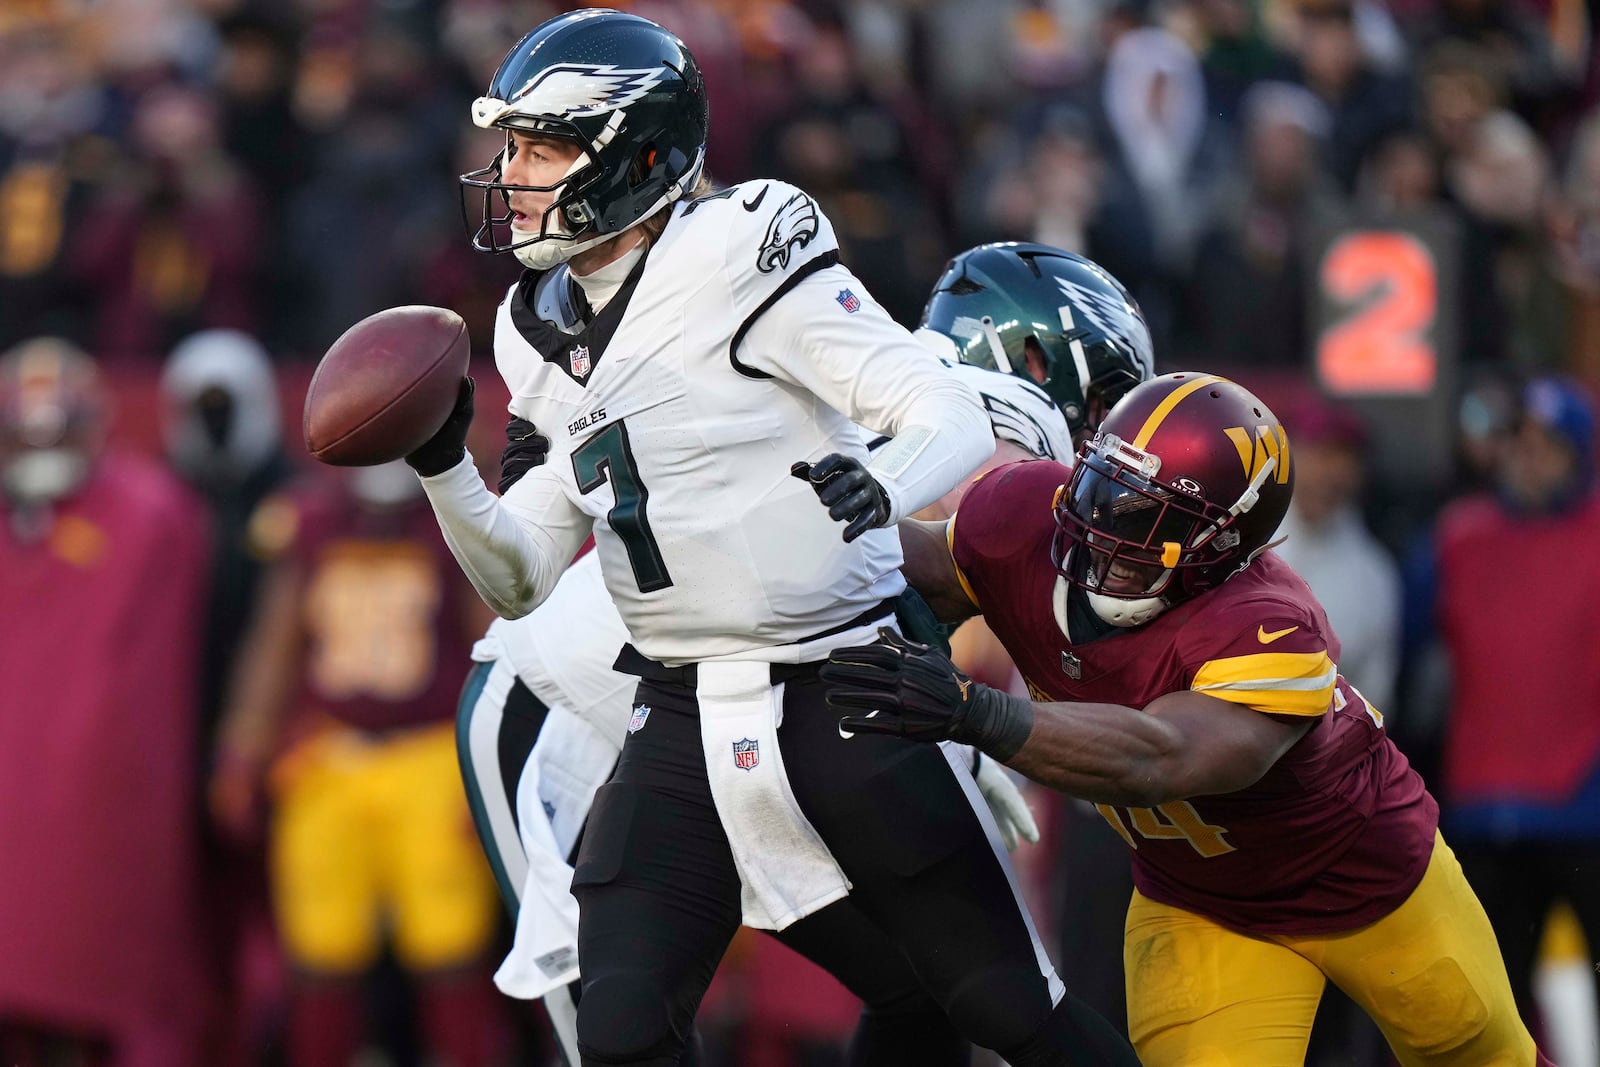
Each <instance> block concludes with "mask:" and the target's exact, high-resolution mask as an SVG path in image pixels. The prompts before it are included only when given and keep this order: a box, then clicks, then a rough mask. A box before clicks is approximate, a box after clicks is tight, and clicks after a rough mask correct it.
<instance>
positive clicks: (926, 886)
mask: <svg viewBox="0 0 1600 1067" xmlns="http://www.w3.org/2000/svg"><path fill="white" fill-rule="evenodd" d="M775 670H777V671H784V672H786V673H787V674H788V677H787V679H786V683H785V686H784V698H783V712H784V714H783V726H782V728H781V729H780V731H779V743H780V745H781V746H782V749H783V759H784V763H785V765H786V767H787V769H788V774H789V784H790V787H791V788H792V790H793V792H794V794H795V797H796V799H797V801H798V802H799V804H800V807H801V809H802V811H803V812H804V813H805V815H806V817H807V818H808V819H809V820H810V822H811V824H812V825H813V826H814V827H815V828H816V829H817V831H818V832H819V833H820V834H821V835H822V838H823V840H824V841H826V842H827V844H828V846H829V848H830V849H831V850H832V852H833V855H834V857H835V859H836V860H837V861H838V862H839V864H840V866H841V867H842V868H843V870H844V872H845V874H846V876H847V877H848V878H849V879H850V881H851V883H852V886H853V889H852V892H851V895H850V897H849V898H848V900H846V901H842V902H840V903H839V904H835V905H831V906H830V907H828V908H825V909H823V910H822V911H820V912H818V913H816V914H815V915H813V916H810V917H808V918H807V919H804V920H801V921H800V922H798V923H796V924H794V925H793V926H791V927H790V928H789V929H788V930H785V931H783V933H782V934H780V935H779V936H780V937H781V938H782V939H784V940H785V941H787V942H790V943H792V944H795V945H796V946H797V947H802V948H806V949H808V951H807V954H808V955H809V956H811V958H813V959H816V960H818V961H819V962H821V963H823V965H824V966H828V967H829V969H830V970H832V971H834V972H835V973H836V974H838V975H840V976H841V980H844V981H845V982H846V984H847V985H852V984H853V983H852V982H851V981H850V980H849V979H848V978H846V977H844V976H845V975H846V974H847V973H848V972H850V971H852V970H855V969H860V970H863V971H870V970H871V969H872V968H873V961H872V960H871V959H870V956H872V955H873V954H880V955H881V953H882V944H883V939H884V938H887V939H888V941H889V942H890V943H892V944H894V945H896V946H897V947H898V949H899V951H900V953H901V955H902V956H903V958H904V959H905V960H907V961H909V963H910V965H911V967H912V968H913V969H914V971H915V973H916V975H917V977H918V979H920V981H921V983H922V985H923V987H924V988H925V989H926V990H927V991H928V993H929V994H931V995H932V997H933V999H934V1000H935V1002H936V1003H937V1004H938V1006H939V1007H940V1008H941V1009H942V1010H943V1012H944V1013H945V1014H946V1015H947V1016H948V1018H949V1019H950V1021H951V1022H952V1024H953V1025H954V1027H955V1029H956V1030H958V1031H959V1032H960V1033H961V1034H963V1035H964V1036H965V1037H966V1038H968V1039H969V1040H971V1041H972V1042H973V1043H975V1044H978V1045H981V1046H983V1047H985V1048H990V1049H994V1050H996V1051H998V1052H1000V1053H1001V1054H1002V1055H1004V1056H1005V1057H1006V1059H1007V1060H1009V1061H1010V1062H1011V1063H1012V1064H1013V1065H1014V1067H1042V1065H1053V1064H1072V1065H1077V1064H1101V1063H1107V1064H1118V1065H1128V1067H1136V1065H1137V1062H1138V1061H1137V1060H1136V1059H1135V1058H1134V1056H1133V1052H1132V1050H1131V1049H1130V1048H1129V1047H1128V1046H1127V1044H1126V1043H1125V1042H1123V1041H1121V1040H1120V1039H1119V1038H1118V1037H1117V1036H1116V1035H1115V1033H1114V1032H1113V1031H1111V1030H1110V1029H1109V1027H1107V1026H1106V1025H1105V1023H1104V1021H1103V1020H1101V1019H1100V1018H1099V1017H1098V1016H1096V1015H1094V1014H1093V1013H1092V1012H1089V1011H1087V1010H1086V1009H1084V1008H1083V1007H1082V1006H1081V1005H1080V1004H1079V1003H1078V1002H1076V1001H1075V1000H1073V999H1072V998H1071V997H1064V996H1062V994H1061V988H1060V985H1059V983H1058V981H1057V980H1056V979H1055V976H1054V971H1053V969H1051V967H1050V965H1049V962H1048V959H1047V958H1046V956H1045V954H1044V951H1043V949H1042V948H1041V947H1040V945H1039V943H1038V939H1037V936H1036V935H1035V933H1034V930H1033V927H1032V923H1031V920H1030V919H1029V917H1028V915H1027V913H1026V911H1025V909H1024V907H1023V905H1022V903H1021V898H1020V896H1019V894H1018V892H1017V889H1016V886H1015V883H1014V881H1013V879H1012V877H1011V874H1010V869H1009V866H1008V865H1007V864H1006V863H1005V862H1004V860H1003V858H1002V857H1003V855H1004V850H1003V848H1002V846H1000V844H999V843H998V840H997V838H996V837H995V836H994V835H993V834H992V833H991V832H990V831H989V830H988V829H987V828H986V827H988V826H989V825H990V823H989V820H988V819H987V817H986V816H985V817H982V818H980V816H979V814H978V810H977V809H978V808H981V807H982V804H983V802H982V800H981V798H980V797H979V796H978V793H977V790H976V787H975V786H973V785H972V783H971V781H970V779H963V778H962V777H959V776H958V775H957V774H956V772H955V771H954V769H953V768H952V767H951V766H950V765H949V764H948V763H947V762H946V760H945V756H944V753H943V752H942V750H941V749H940V748H938V747H937V746H935V745H924V744H914V743H910V742H906V741H902V740H899V739H895V738H886V737H878V736H868V735H861V736H857V737H853V738H848V739H847V738H845V737H844V736H842V735H841V734H840V732H839V729H838V720H837V716H836V715H834V714H832V713H831V712H830V711H829V710H828V708H827V707H826V705H825V703H824V701H823V696H822V688H821V685H820V683H818V682H817V680H816V678H815V674H814V673H812V672H810V671H805V672H804V673H803V674H801V675H800V676H799V677H796V676H794V675H795V669H794V668H775ZM644 673H649V672H644ZM660 675H661V676H659V677H656V676H647V677H645V678H643V679H642V680H641V682H640V686H639V690H638V694H637V697H636V701H637V702H639V703H644V704H648V705H649V706H650V708H651V713H650V717H649V720H648V722H647V723H646V725H645V727H644V728H643V729H641V730H639V731H638V732H636V733H634V734H631V735H630V736H629V738H628V742H627V744H626V746H625V747H624V748H623V752H622V757H621V760H620V762H619V763H618V766H617V773H616V775H615V776H614V777H613V778H612V780H611V781H610V782H609V783H607V784H606V785H605V786H602V787H601V789H600V791H599V793H598V794H597V796H596V798H595V805H594V808H593V810H592V811H591V812H590V816H589V822H588V825H587V827H586V829H585V832H584V840H583V843H582V845H581V847H580V849H579V853H578V862H577V869H576V875H575V877H574V879H573V892H574V893H575V894H576V895H577V898H578V903H579V913H580V920H579V935H578V952H579V958H580V960H581V969H582V972H583V978H582V983H583V991H582V997H581V1000H580V1002H579V1007H578V1027H577V1029H578V1044H579V1048H580V1050H581V1052H582V1055H583V1063H584V1065H585V1067H601V1065H605V1067H610V1065H615V1064H648V1065H652V1067H654V1065H670V1064H676V1063H678V1061H679V1056H680V1054H681V1051H682V1048H683V1042H684V1038H685V1036H686V1035H687V1034H689V1032H690V1029H691V1026H692V1024H693V1019H694V1014H695V1011H696V1009H697V1008H698V1006H699V1003H700V998H701V996H702V995H703V994H704V992H705V989H706V987H707V985H708V984H709V983H710V981H711V977H712V974H713V973H714V972H715V970H716V967H717V963H718V961H719V960H720V959H721V957H722V953H723V950H724V949H725V948H726V947H727V944H728V942H729V940H730V939H731V938H732V936H733V933H734V931H735V929H737V927H738V925H739V922H740V882H739V877H738V874H737V872H736V870H735V867H734V863H733V857H732V853H731V852H730V850H729V847H728V842H727V838H726V837H725V835H724V833H723V829H722V824H721V822H720V821H719V819H718V817H717V812H716V808H715V807H714V805H713V803H712V800H711V793H710V788H709V786H708V785H707V782H706V769H705V757H704V753H703V749H702V746H701V740H700V730H699V721H698V707H697V704H696V700H695V693H694V687H693V681H692V672H691V673H690V674H689V676H687V677H686V676H685V671H684V670H682V669H679V670H676V671H673V670H668V669H665V668H663V669H661V671H660ZM730 758H731V753H730ZM846 906H849V908H850V909H853V910H854V912H856V913H858V916H864V917H865V919H866V921H867V922H868V923H869V924H870V925H871V926H873V927H876V928H877V930H878V931H880V932H881V934H882V937H877V938H871V939H867V938H862V937H855V938H852V935H851V930H852V928H853V927H852V924H853V923H858V922H859V921H860V919H859V917H858V916H855V915H852V914H851V912H850V911H849V910H847V907H846ZM886 1044H887V1043H886ZM857 1062H860V1063H874V1064H899V1063H907V1064H910V1063H921V1064H926V1063H937V1062H948V1061H940V1060H930V1059H928V1058H921V1059H919V1058H917V1054H916V1053H915V1052H909V1051H907V1050H903V1049H902V1050H900V1051H898V1052H896V1051H893V1050H889V1049H887V1048H885V1049H884V1050H883V1051H881V1052H878V1053H875V1054H874V1055H872V1056H869V1057H867V1058H861V1059H858V1060H857Z"/></svg>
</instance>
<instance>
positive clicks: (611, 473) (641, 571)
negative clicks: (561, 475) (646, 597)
mask: <svg viewBox="0 0 1600 1067" xmlns="http://www.w3.org/2000/svg"><path fill="white" fill-rule="evenodd" d="M572 476H573V477H574V478H575V479H577V482H578V492H580V493H592V492H594V491H595V490H596V489H598V488H600V487H601V486H602V485H605V484H606V482H610V483H611V492H612V494H613V495H614V496H615V497H616V501H617V502H616V503H615V504H613V505H612V507H611V510H610V511H608V512H607V513H606V521H607V522H609V523H610V524H611V528H612V529H613V530H615V531H616V532H617V536H618V537H620V538H622V546H623V547H624V548H626V549H627V550H628V562H629V563H630V564H632V565H633V580H634V581H635V582H637V583H638V585H639V592H641V593H650V592H654V591H655V590H657V589H665V588H666V587H667V586H669V585H671V584H672V575H670V574H668V573H667V561H666V560H664V559H662V558H661V549H660V547H659V546H658V545H657V544H656V539H655V537H654V536H653V535H652V534H651V533H650V518H649V516H648V514H647V507H648V504H649V502H650V491H649V490H648V489H646V488H645V484H644V482H643V480H641V479H640V477H639V467H638V464H636V463H635V462H634V459H633V449H632V448H631V447H630V446H629V444H628V430H627V425H626V423H625V422H614V423H612V424H611V425H610V426H607V427H606V428H605V429H604V430H601V431H600V432H599V433H597V434H595V435H594V436H593V437H591V438H589V439H588V440H587V441H585V442H584V443H583V444H582V445H580V446H579V447H578V449H577V451H575V452H573V453H572Z"/></svg>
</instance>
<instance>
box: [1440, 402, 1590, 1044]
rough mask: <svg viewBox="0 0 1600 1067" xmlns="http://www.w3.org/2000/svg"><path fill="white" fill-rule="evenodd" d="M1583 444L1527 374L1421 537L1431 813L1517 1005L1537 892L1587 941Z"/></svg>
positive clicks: (1531, 947) (1530, 959)
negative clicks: (1426, 565) (1428, 574)
mask: <svg viewBox="0 0 1600 1067" xmlns="http://www.w3.org/2000/svg"><path fill="white" fill-rule="evenodd" d="M1593 450H1594V411H1593V406H1592V402H1591V401H1590V399H1589V398H1588V396H1587V395H1586V394H1585V393H1584V392H1583V390H1582V388H1581V387H1580V386H1578V385H1577V384H1576V383H1574V382H1572V381H1569V380H1566V379H1562V378H1556V377H1545V378H1536V379H1534V380H1533V381H1531V382H1529V383H1528V384H1527V385H1526V386H1525V387H1524V388H1523V389H1522V392H1521V395H1520V403H1519V405H1518V410H1517V414H1516V417H1515V421H1514V423H1513V425H1512V427H1511V430H1510V433H1509V434H1508V436H1507V437H1506V439H1505V441H1504V442H1503V444H1502V446H1501V450H1500V453H1499V456H1498V461H1497V463H1496V466H1495V473H1496V477H1497V484H1496V485H1495V487H1494V489H1493V491H1491V492H1485V493H1480V494H1477V495H1475V496H1471V497H1467V498H1465V499H1463V500H1461V501H1459V502H1457V503H1456V504H1454V505H1452V506H1451V507H1450V508H1449V509H1448V510H1447V511H1446V512H1445V513H1444V515H1443V516H1442V517H1441V518H1440V522H1439V528H1438V532H1437V534H1436V542H1435V550H1436V554H1437V555H1436V565H1437V582H1438V584H1437V594H1436V597H1437V599H1436V601H1435V603H1436V610H1437V618H1438V624H1439V631H1440V635H1441V637H1442V639H1443V642H1444V646H1445V648H1446V650H1447V651H1448V654H1449V656H1448V658H1449V663H1450V673H1451V686H1450V691H1451V696H1450V702H1449V711H1448V713H1447V715H1446V717H1445V723H1444V756H1443V776H1442V784H1443V789H1442V793H1443V799H1444V822H1445V826H1446V828H1447V829H1448V830H1449V831H1450V834H1451V838H1452V840H1453V841H1455V842H1456V843H1457V844H1456V847H1457V853H1458V855H1459V856H1460V857H1461V865H1462V867H1463V869H1465V870H1466V871H1467V875H1468V877H1469V878H1470V879H1471V880H1472V884H1473V887H1474V888H1475V889H1476V890H1477V892H1478V896H1479V898H1480V899H1481V900H1482V901H1483V906H1484V910H1485V911H1487V912H1488V914H1489V920H1490V922H1492V923H1493V924H1494V928H1495V933H1496V934H1497V935H1498V937H1499V938H1500V944H1501V946H1502V949H1503V951H1504V953H1505V957H1506V969H1507V971H1508V972H1509V973H1510V976H1511V987H1512V991H1513V992H1514V993H1515V995H1516V997H1517V1003H1518V1005H1519V1006H1520V1008H1521V1009H1522V1011H1523V1012H1524V1014H1525V1015H1526V1016H1527V1017H1528V1018H1535V1017H1537V1012H1536V1011H1535V1008H1534V999H1533V986H1532V979H1533V973H1534V964H1535V957H1536V952H1537V949H1538V945H1539V939H1540V934H1541V931H1542V930H1543V928H1544V925H1545V922H1546V916H1547V915H1548V914H1549V913H1550V910H1551V908H1552V906H1553V905H1556V904H1558V903H1561V902H1565V903H1566V904H1568V905H1570V907H1571V909H1572V913H1573V914H1574V915H1575V916H1576V919H1577V922H1578V924H1579V926H1580V927H1581V930H1582V933H1583V935H1584V937H1585V938H1586V939H1587V941H1588V949H1589V960H1590V964H1591V965H1592V964H1593V963H1594V962H1595V952H1594V948H1595V945H1596V943H1597V942H1600V657H1596V656H1595V654H1594V636H1593V635H1594V628H1595V623H1596V621H1597V619H1600V613H1597V609H1596V604H1597V603H1600V568H1596V566H1595V565H1594V564H1593V562H1592V560H1593V559H1594V553H1593V548H1594V545H1595V543H1596V539H1597V538H1600V494H1597V493H1596V491H1595V485H1594V470H1595V466H1594V452H1593ZM1508 574H1509V575H1514V578H1512V579H1508V577H1507V576H1508ZM1592 1010H1593V1009H1592V1008H1591V1011H1592ZM1556 1022H1557V1020H1555V1019H1546V1026H1547V1027H1553V1026H1554V1025H1555V1024H1556ZM1591 1024H1592V1016H1591Z"/></svg>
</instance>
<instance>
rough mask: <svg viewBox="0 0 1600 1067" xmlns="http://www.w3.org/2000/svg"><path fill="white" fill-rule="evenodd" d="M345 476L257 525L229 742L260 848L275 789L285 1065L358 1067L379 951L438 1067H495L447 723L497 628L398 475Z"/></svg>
mask: <svg viewBox="0 0 1600 1067" xmlns="http://www.w3.org/2000/svg"><path fill="white" fill-rule="evenodd" d="M340 473H341V474H342V475H344V477H342V478H339V479H329V480H326V481H323V482H319V483H317V484H315V485H312V486H309V487H307V488H304V489H302V490H300V491H298V492H296V493H294V494H292V495H291V494H284V495H280V496H277V497H274V498H272V499H269V500H268V501H267V502H265V503H264V504H262V506H261V507H260V508H259V509H258V510H257V513H256V516H255V518H254V519H253V520H252V523H251V537H252V541H253V544H254V546H255V549H256V551H257V552H259V553H261V554H262V555H263V557H264V558H266V559H268V560H269V561H270V569H269V571H268V572H267V574H266V576H265V578H264V580H263V587H262V591H261V595H260V598H259V601H258V603H257V605H256V609H255V612H254V615H253V618H252V620H251V623H250V628H249V630H248V632H247V634H246V637H245V644H244V646H243V649H242V650H241V653H240V659H239V665H238V670H237V671H236V673H235V676H234V679H233V685H232V686H231V688H230V693H229V700H228V710H227V713H226V715H225V717H224V720H223V722H222V723H221V726H220V728H219V731H218V753H217V757H216V768H215V770H214V772H213V779H212V783H211V794H210V803H211V808H212V813H213V816H214V818H216V819H217V821H218V823H219V825H220V826H221V828H222V830H223V832H225V833H228V834H230V835H232V836H233V837H234V838H235V839H238V840H241V841H249V840H251V839H253V838H254V836H255V835H256V834H257V833H258V831H259V825H260V814H259V810H260V809H259V804H260V798H261V793H260V790H261V789H262V786H263V784H266V785H267V786H269V791H270V794H271V815H270V819H269V820H268V827H269V840H268V867H269V873H270V885H271V895H272V903H273V909H274V912H275V914H276V917H277V922H278V929H279V934H280V936H281V938H282V943H283V949H284V952H285V954H286V955H287V957H288V959H289V962H290V964H291V966H292V968H293V971H294V981H293V989H292V996H291V1012H290V1025H289V1033H288V1039H287V1045H288V1063H289V1067H347V1065H348V1064H349V1063H350V1060H351V1058H352V1056H354V1055H355V1053H356V1052H357V1051H358V1049H359V1048H360V1047H361V1045H362V1037H363V1025H364V1021H365V1019H364V1003H365V1002H364V1000H363V991H364V982H363V980H364V979H365V978H366V977H367V976H368V975H369V974H370V973H371V972H372V970H373V968H374V967H375V966H376V965H377V964H378V963H379V962H380V955H381V953H382V951H383V949H384V948H385V946H386V945H387V946H388V947H390V948H391V949H392V952H393V955H394V958H395V962H396V963H397V964H398V965H399V966H400V968H401V969H402V970H403V971H404V972H405V973H406V974H407V975H408V976H409V977H410V979H411V980H412V981H411V991H412V993H413V995H414V998H415V1001H416V1008H417V1016H418V1018H419V1019H420V1021H421V1025H420V1030H421V1031H422V1038H423V1043H424V1045H425V1046H426V1048H427V1049H428V1051H429V1052H430V1054H431V1055H432V1056H433V1057H434V1058H435V1059H436V1060H437V1061H438V1062H439V1063H441V1064H444V1065H446V1067H483V1065H487V1064H490V1063H493V1062H494V1057H495V1056H496V1055H498V1054H499V1047H498V1046H499V1045H500V1044H501V1037H502V1033H501V1023H500V1020H499V1018H498V1015H497V1006H496V1004H495V1002H494V997H493V990H492V989H491V988H490V986H489V982H488V974H487V972H486V970H485V968H484V967H483V958H484V953H485V951H486V950H487V948H488V946H489V943H490V940H491V938H492V936H493V933H494V929H495V910H494V890H493V886H492V883H491V881H490V879H489V875H488V871H487V869H486V868H485V867H484V864H483V861H482V859H481V857H480V856H478V854H477V849H476V848H475V847H474V843H473V840H472V831H471V822H470V819H469V817H468V814H467V810H466V805H465V803H464V798H463V796H462V792H461V785H460V782H459V780H458V778H457V776H456V769H455V759H454V753H453V747H452V733H451V729H450V725H449V723H450V717H451V713H452V711H453V708H454V697H455V694H456V693H457V692H458V691H459V689H460V686H461V681H462V677H463V675H464V674H465V670H466V667H465V663H466V657H467V652H468V650H469V648H470V635H471V634H473V633H475V632H478V630H479V629H480V628H481V627H482V625H483V622H484V612H483V611H482V609H481V608H480V607H479V606H478V604H477V600H476V597H474V596H473V594H472V591H471V588H470V587H469V586H467V585H466V583H465V582H464V581H463V580H462V579H461V577H460V574H459V572H458V571H457V570H456V567H455V564H454V561H453V560H452V559H451V558H450V555H449V552H448V550H447V549H446V548H445V546H444V543H443V541H442V539H441V538H440V537H439V534H438V531H437V528H436V527H435V526H434V523H433V520H432V517H431V513H430V512H429V510H428V508H427V505H426V503H425V502H424V501H423V499H422V495H421V492H420V490H419V489H418V487H417V484H416V478H415V477H414V476H413V475H412V474H411V472H410V471H409V470H408V469H407V468H406V467H405V466H404V465H403V464H390V465H385V466H378V467H366V468H358V469H354V470H351V471H348V472H340Z"/></svg>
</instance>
